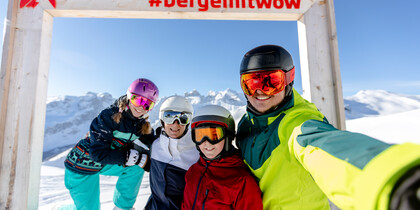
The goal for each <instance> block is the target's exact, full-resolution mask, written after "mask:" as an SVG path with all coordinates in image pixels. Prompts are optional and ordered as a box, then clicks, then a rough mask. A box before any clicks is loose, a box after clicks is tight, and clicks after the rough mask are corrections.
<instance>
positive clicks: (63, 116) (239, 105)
mask: <svg viewBox="0 0 420 210" xmlns="http://www.w3.org/2000/svg"><path fill="white" fill-rule="evenodd" d="M184 96H185V97H187V98H188V99H189V100H190V102H191V103H192V105H193V107H194V108H195V109H196V108H198V107H200V106H203V105H206V104H217V105H221V106H223V107H225V108H227V109H228V110H230V111H231V113H232V115H233V116H234V118H235V120H236V122H238V121H239V119H240V118H241V116H242V115H243V114H244V113H245V109H246V108H245V105H246V99H245V97H244V95H243V93H238V92H236V91H234V90H230V89H226V90H224V91H210V92H209V93H208V94H207V95H202V94H200V93H199V92H198V91H197V90H192V91H190V92H187V93H185V94H184ZM117 97H118V96H117ZM166 98H167V97H163V98H160V99H159V101H158V102H157V104H156V107H155V108H154V109H153V110H152V111H151V112H150V121H151V122H152V126H153V127H155V128H156V127H157V126H159V125H160V122H159V120H158V118H159V108H160V106H161V104H162V102H163V101H165V100H166ZM114 101H115V98H113V97H112V96H111V95H110V94H108V93H98V94H96V93H92V92H88V93H87V94H86V95H84V96H59V97H49V98H48V101H47V114H46V122H45V137H44V160H47V159H48V158H50V157H52V156H54V155H56V154H58V153H60V152H62V151H63V150H65V149H68V148H69V147H71V146H72V145H74V144H75V143H76V142H77V141H79V140H80V139H81V138H83V137H84V136H85V135H86V133H87V132H88V131H89V125H90V123H91V122H92V120H93V119H94V118H95V117H96V116H97V115H98V114H99V112H100V111H101V110H103V109H104V108H106V107H108V106H109V105H111V104H112V103H114ZM344 104H345V109H346V112H345V113H346V119H347V120H351V119H357V118H362V117H371V116H379V115H380V116H384V115H390V114H396V113H400V112H405V111H411V110H416V109H420V95H419V96H410V95H402V94H396V93H391V92H387V91H383V90H364V91H360V92H358V93H357V94H355V95H354V96H351V97H348V98H345V99H344Z"/></svg>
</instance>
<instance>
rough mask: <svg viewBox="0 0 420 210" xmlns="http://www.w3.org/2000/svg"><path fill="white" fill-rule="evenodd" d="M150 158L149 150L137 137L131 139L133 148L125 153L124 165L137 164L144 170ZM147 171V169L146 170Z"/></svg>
mask: <svg viewBox="0 0 420 210" xmlns="http://www.w3.org/2000/svg"><path fill="white" fill-rule="evenodd" d="M149 160H150V150H149V148H148V147H147V146H146V145H145V144H143V143H142V142H141V141H140V140H139V139H136V140H134V141H133V149H130V150H129V151H128V153H127V161H126V162H125V165H126V166H133V165H138V166H140V167H141V168H143V169H145V170H146V166H147V165H150V164H148V162H149ZM147 171H148V170H147Z"/></svg>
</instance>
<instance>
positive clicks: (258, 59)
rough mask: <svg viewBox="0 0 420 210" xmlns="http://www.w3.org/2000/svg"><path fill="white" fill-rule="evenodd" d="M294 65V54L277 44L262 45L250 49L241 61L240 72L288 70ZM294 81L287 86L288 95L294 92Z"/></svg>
mask: <svg viewBox="0 0 420 210" xmlns="http://www.w3.org/2000/svg"><path fill="white" fill-rule="evenodd" d="M294 67H295V66H294V65H293V59H292V55H290V53H289V52H288V51H287V50H286V49H284V48H283V47H280V46H277V45H262V46H259V47H256V48H254V49H252V50H250V51H248V52H247V53H246V54H245V55H244V57H243V59H242V63H241V68H240V74H244V73H249V72H254V71H272V70H283V71H284V72H288V71H290V70H292V69H293V68H294ZM292 87H293V81H292V82H291V83H290V84H288V85H287V86H286V88H285V89H286V96H289V95H291V94H292V89H293V88H292Z"/></svg>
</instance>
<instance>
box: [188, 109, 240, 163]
mask: <svg viewBox="0 0 420 210" xmlns="http://www.w3.org/2000/svg"><path fill="white" fill-rule="evenodd" d="M209 124H219V125H220V124H223V125H225V126H223V127H224V129H225V132H226V133H225V136H226V138H225V145H224V149H223V150H222V152H221V153H220V154H219V155H217V156H216V157H215V158H213V159H212V160H214V159H218V158H220V157H221V156H222V155H223V154H224V153H226V152H228V151H229V150H230V149H231V148H232V147H233V145H232V141H233V139H234V138H235V120H234V119H233V117H232V114H231V113H230V112H229V110H227V109H226V108H224V107H222V106H219V105H205V106H202V107H200V108H198V109H197V110H195V112H194V117H193V119H192V121H191V129H192V132H194V129H195V128H197V127H200V126H206V125H209ZM193 141H194V140H193ZM196 146H197V149H198V151H199V152H200V155H201V156H202V157H203V158H204V159H206V160H208V158H206V156H205V155H204V154H203V153H202V152H201V150H200V148H199V147H198V145H196Z"/></svg>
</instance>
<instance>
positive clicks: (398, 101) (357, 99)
mask: <svg viewBox="0 0 420 210" xmlns="http://www.w3.org/2000/svg"><path fill="white" fill-rule="evenodd" d="M344 104H345V109H346V119H355V118H360V117H367V116H376V115H389V114H395V113H400V112H405V111H410V110H415V109H420V96H408V95H403V94H396V93H391V92H388V91H384V90H362V91H359V92H358V93H357V94H356V95H354V96H351V97H347V98H345V99H344Z"/></svg>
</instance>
